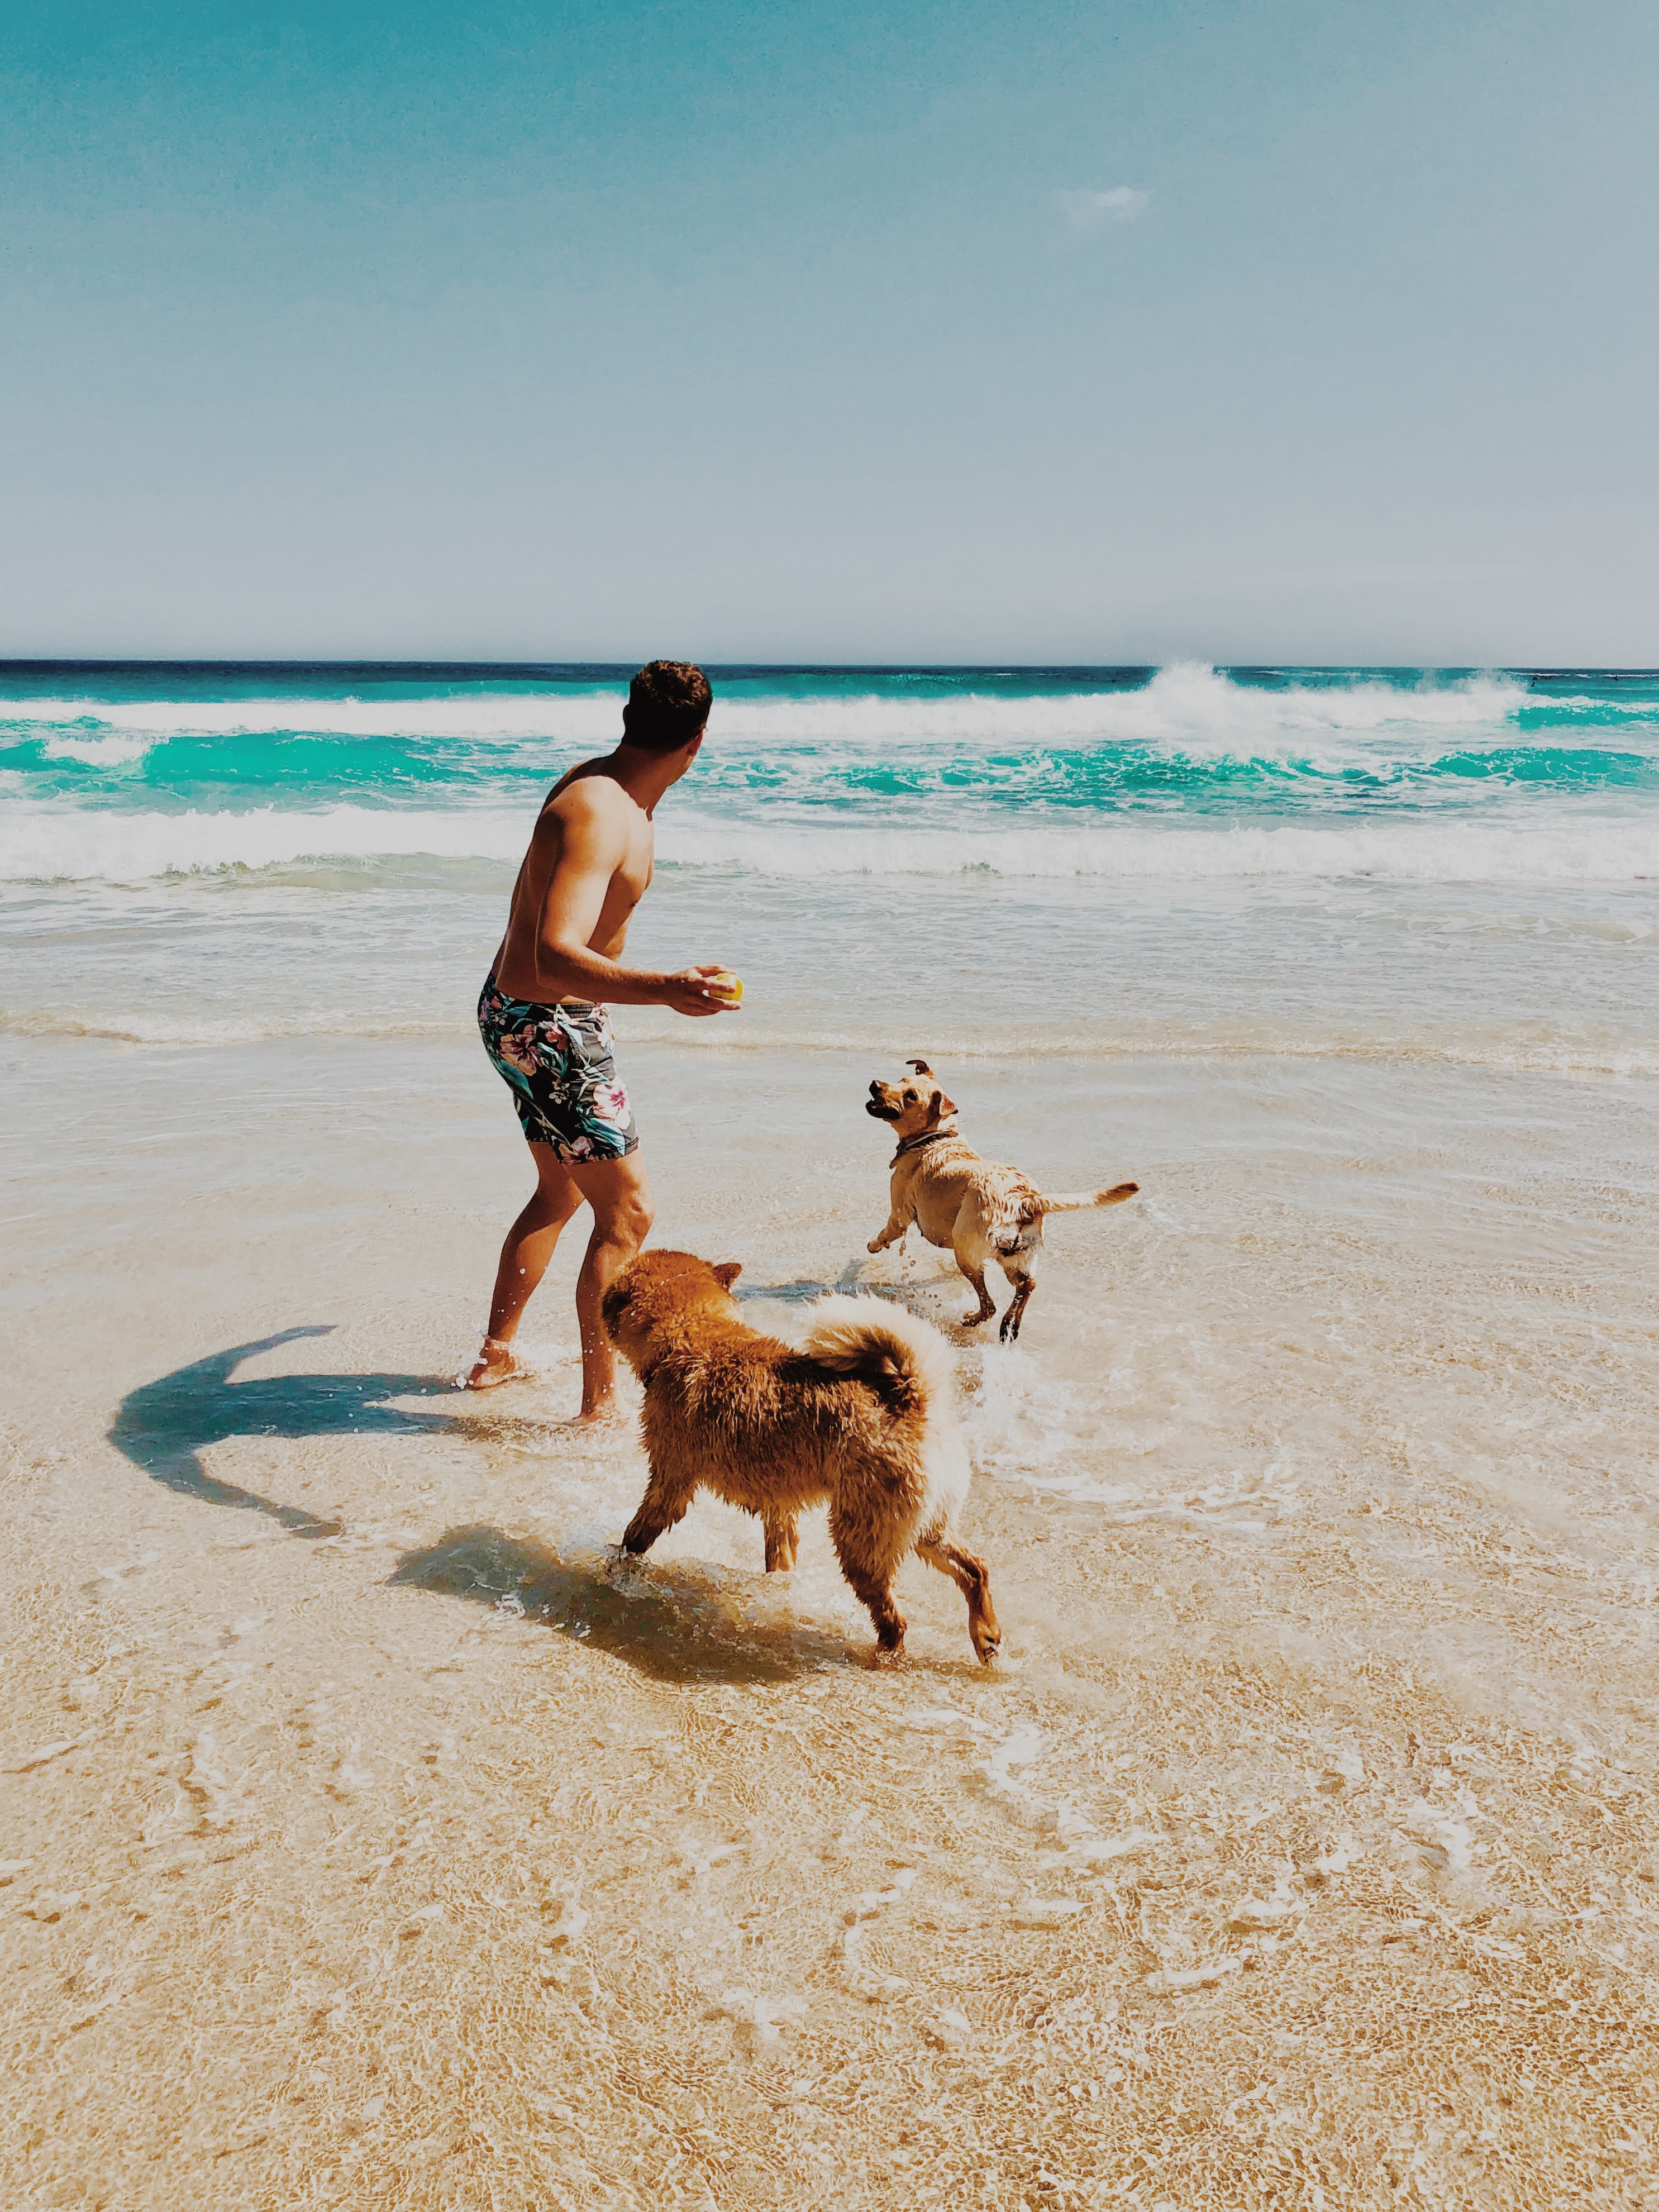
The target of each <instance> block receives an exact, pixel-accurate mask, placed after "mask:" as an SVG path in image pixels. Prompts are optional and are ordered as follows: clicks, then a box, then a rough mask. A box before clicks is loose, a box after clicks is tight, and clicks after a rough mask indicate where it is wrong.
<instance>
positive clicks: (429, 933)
mask: <svg viewBox="0 0 1659 2212" xmlns="http://www.w3.org/2000/svg"><path fill="white" fill-rule="evenodd" d="M628 672H629V671H626V670H622V669H605V668H597V667H591V666H571V667H562V668H556V667H543V668H500V667H468V668H453V667H442V668H440V667H429V668H416V667H409V666H382V665H359V666H351V667H342V666H334V665H331V666H303V667H301V666H293V665H281V666H243V665H216V666H204V665H180V666H173V665H143V666H113V665H99V666H91V665H84V664H77V665H62V664H58V665H50V664H27V665H23V664H12V665H9V666H4V667H0V799H3V802H4V804H3V810H0V930H3V933H4V940H5V946H6V951H7V970H8V973H7V980H6V982H5V984H4V986H3V992H0V1024H3V1025H4V1026H6V1027H9V1028H12V1029H20V1028H21V1029H25V1030H43V1029H44V1030H58V1031H64V1032H74V1031H76V1030H83V1029H87V1030H105V1031H110V1030H112V1031H113V1032H114V1033H115V1034H118V1035H121V1036H131V1037H134V1038H137V1039H141V1040H146V1041H152V1042H166V1041H190V1040H197V1041H203V1042H206V1041H212V1040H215V1039H218V1040H233V1039H234V1038H237V1037H242V1036H251V1035H270V1034H273V1033H275V1034H289V1033H298V1032H307V1033H309V1032H312V1031H316V1030H334V1029H340V1028H344V1027H351V1028H356V1029H362V1028H364V1027H367V1028H368V1029H369V1030H376V1031H391V1030H395V1031H398V1032H415V1031H420V1030H434V1031H437V1030H446V1031H453V1030H455V1029H456V1028H457V1027H458V1026H464V1025H465V1020H466V1018H467V1012H468V1008H469V1006H470V1002H471V990H472V987H473V986H474V984H475V982H476V975H475V970H476V969H477V963H478V962H479V960H480V959H487V957H488V955H489V950H490V949H491V947H492V945H493V943H494V940H495V935H496V933H498V931H499V927H500V921H501V911H502V907H503V903H504V899H505V894H506V890H507V884H508V883H509V881H510V877H511V871H512V867H513V864H514V863H516V861H517V860H518V858H519V856H520V854H521V853H522V851H523V849H524V845H525V842H526V838H527V836H528V835H529V831H530V828H531V825H532V821H533V818H534V815H535V811H536V809H537V807H538V805H539V803H540V799H541V796H542V793H543V792H544V790H545V788H546V787H547V786H548V785H549V783H550V782H551V781H552V780H553V779H554V778H555V777H556V775H559V774H560V773H561V772H562V770H563V769H565V768H566V767H568V765H569V764H570V763H572V762H573V761H574V760H577V759H580V758H581V757H584V756H585V755H587V754H589V753H592V752H594V751H596V750H602V749H604V748H605V747H607V746H608V745H609V744H611V743H612V742H614V740H615V738H616V737H617V732H618V729H619V708H620V703H621V699H622V696H623V690H624V687H625V683H626V678H627V675H628ZM711 673H712V675H713V678H714V690H715V705H714V714H713V716H712V718H711V721H710V725H709V733H708V744H707V745H706V746H705V748H704V750H703V753H702V757H701V758H700V759H699V760H698V762H697V763H696V766H695V768H694V769H693V770H692V772H691V774H690V775H689V776H688V777H687V778H686V779H685V780H684V782H683V783H682V784H681V785H679V786H678V787H676V789H675V790H674V791H673V792H672V793H671V794H670V795H669V798H668V799H666V800H665V803H664V805H663V806H662V807H661V808H660V809H659V819H658V851H659V861H660V862H661V864H662V865H661V867H660V869H659V877H658V884H657V888H656V890H653V895H652V897H651V899H650V900H649V901H648V902H647V906H646V908H644V909H643V910H642V912H641V917H640V921H639V924H638V927H637V929H636V934H635V948H636V950H637V951H638V952H639V954H640V956H641V957H644V958H647V959H649V960H651V961H652V962H653V963H660V964H665V965H667V964H672V965H678V964H681V963H683V962H684V961H686V960H690V959H692V958H705V957H707V958H720V959H722V960H725V961H726V962H728V963H730V964H733V965H738V966H739V967H740V968H742V969H743V970H744V973H745V975H747V976H749V977H750V980H751V986H752V983H753V982H754V981H757V980H758V981H760V983H761V984H762V986H763V987H762V988H761V990H760V991H759V992H758V993H756V992H755V991H754V990H753V989H752V987H751V995H750V1001H749V1004H748V1006H747V1008H746V1011H745V1017H744V1027H743V1034H744V1037H745V1038H746V1039H748V1040H750V1042H755V1043H758V1042H761V1041H763V1039H764V1038H765V1037H767V1036H771V1037H773V1038H774V1039H775V1041H782V1040H784V1039H786V1038H793V1039H795V1040H798V1041H799V1040H806V1041H811V1040H813V1039H825V1038H830V1037H835V1038H842V1039H845V1038H846V1037H848V1036H852V1035H859V1036H863V1035H864V1034H865V1033H866V1031H867V1032H868V1033H869V1034H870V1035H871V1036H872V1039H873V1038H878V1039H879V1040H880V1041H881V1042H884V1043H887V1042H896V1041H897V1040H899V1039H900V1038H901V1036H910V1035H913V1034H914V1019H915V1017H914V1011H913V1010H914V1008H915V1004H916V1001H917V993H918V990H919V989H921V988H922V987H923V986H922V985H921V982H920V981H919V979H921V978H923V977H925V979H926V981H925V1004H926V1005H927V1008H928V1010H929V1013H930V1018H934V1020H935V1026H936V1030H937V1031H938V1033H939V1034H941V1035H944V1036H945V1037H946V1038H947V1040H949V1041H950V1042H952V1043H953V1044H955V1045H959V1046H961V1047H963V1048H971V1049H981V1050H1012V1049H1016V1048H1018V1049H1030V1050H1036V1049H1041V1050H1044V1051H1065V1050H1068V1049H1079V1050H1088V1051H1105V1050H1113V1051H1116V1050H1128V1049H1141V1048H1146V1049H1153V1050H1198V1049H1203V1050H1211V1049H1246V1048H1249V1049H1257V1048H1260V1049H1269V1050H1279V1051H1293V1052H1297V1053H1312V1054H1322V1053H1324V1052H1327V1051H1364V1052H1370V1051H1386V1052H1401V1051H1419V1050H1421V1051H1428V1052H1431V1053H1433V1054H1440V1055H1444V1054H1451V1055H1453V1056H1457V1055H1460V1054H1462V1055H1473V1056H1474V1057H1476V1058H1480V1059H1492V1060H1497V1061H1498V1062H1499V1063H1500V1064H1508V1063H1509V1062H1510V1061H1511V1060H1519V1061H1520V1062H1521V1063H1523V1064H1527V1065H1543V1066H1563V1067H1566V1068H1579V1067H1583V1068H1589V1069H1592V1070H1604V1071H1606V1070H1613V1071H1619V1070H1628V1069H1632V1068H1640V1067H1645V1066H1648V1065H1649V1064H1650V1062H1651V1063H1653V1064H1656V1065H1659V1054H1656V1046H1655V1039H1654V1036H1653V1019H1652V1009H1653V1006H1654V1004H1655V987H1654V984H1653V983H1652V981H1650V965H1651V962H1650V951H1651V949H1652V948H1653V947H1654V946H1655V945H1659V673H1656V672H1653V671H1649V672H1645V673H1642V672H1630V671H1583V670H1548V671H1470V670H1463V671H1455V670H1454V671H1424V670H1398V669H1395V670H1383V669H1362V668H1355V669H1344V670H1328V669H1326V670H1312V669H1232V670H1219V669H1213V668H1208V667H1204V666H1200V665H1175V666H1170V667H1164V668H1161V669H1152V668H1133V669H1078V668H1066V669H1037V670H1030V669H1026V670H1006V669H1004V670H998V669H989V668H987V669H948V670H941V669H911V670H893V669H883V670H876V669H851V670H849V669H755V668H744V669H714V670H713V671H711ZM1632 956H1640V957H1634V958H1633V957H1632ZM639 1019H643V1020H644V1021H645V1022H646V1024H647V1026H648V1025H649V1024H650V1022H651V1021H653V1020H655V1019H657V1018H656V1017H653V1016H647V1017H643V1018H635V1020H639ZM663 1019H666V1018H663ZM716 1026H718V1027H719V1028H720V1030H722V1031H723V1032H724V1033H725V1034H726V1036H727V1037H728V1038H729V1037H730V1036H731V1035H732V1030H731V1028H730V1025H728V1024H719V1025H716ZM685 1029H686V1025H684V1024H681V1025H679V1029H678V1030H677V1032H676V1033H677V1034H681V1033H684V1031H685ZM701 1042H708V1040H707V1039H702V1040H701Z"/></svg>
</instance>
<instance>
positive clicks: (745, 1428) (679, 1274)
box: [603, 1252, 1002, 1666]
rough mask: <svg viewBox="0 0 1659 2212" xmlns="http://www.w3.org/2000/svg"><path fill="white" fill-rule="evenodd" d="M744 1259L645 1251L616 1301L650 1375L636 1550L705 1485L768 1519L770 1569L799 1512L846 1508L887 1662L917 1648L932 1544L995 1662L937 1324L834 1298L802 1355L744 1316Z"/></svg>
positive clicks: (636, 1358)
mask: <svg viewBox="0 0 1659 2212" xmlns="http://www.w3.org/2000/svg"><path fill="white" fill-rule="evenodd" d="M739 1273H741V1270H740V1269H739V1267H738V1265H737V1263H736V1262H735V1261H726V1263H725V1264H724V1265H722V1266H720V1267H710V1266H709V1264H708V1261H707V1260H698V1259H696V1258H694V1257H693V1256H692V1255H691V1254H690V1253H689V1252H645V1253H641V1255H640V1257H639V1258H638V1259H637V1260H635V1261H633V1262H632V1263H631V1265H629V1267H625V1268H624V1269H623V1272H622V1273H621V1274H620V1275H618V1276H617V1279H616V1281H615V1282H614V1283H612V1285H611V1287H610V1289H609V1290H608V1291H606V1292H605V1303H604V1307H603V1311H604V1315H605V1327H606V1328H607V1329H608V1330H609V1331H610V1333H611V1338H612V1340H614V1341H615V1343H616V1345H617V1347H618V1349H619V1350H620V1351H621V1352H622V1353H623V1357H624V1358H626V1359H627V1360H628V1362H629V1365H630V1366H631V1367H632V1368H633V1370H634V1371H635V1374H636V1375H637V1376H639V1378H640V1380H641V1383H643V1384H644V1385H645V1410H644V1413H643V1416H642V1424H643V1427H644V1431H645V1443H646V1449H647V1453H648V1454H649V1455H650V1460H651V1480H650V1481H649V1483H648V1484H647V1486H646V1492H645V1496H644V1498H642V1499H641V1503H640V1510H639V1511H638V1512H637V1513H636V1514H635V1516H634V1518H633V1519H632V1521H630V1522H629V1525H628V1528H627V1531H626V1533H625V1534H624V1535H623V1549H624V1551H629V1552H648V1551H649V1550H650V1548H651V1547H652V1545H653V1544H654V1543H655V1542H656V1541H657V1539H658V1537H659V1536H660V1535H661V1534H662V1533H663V1531H664V1530H665V1529H666V1528H672V1527H673V1526H674V1524H675V1522H677V1521H678V1520H680V1519H681V1518H682V1516H684V1513H685V1511H686V1510H687V1508H688V1507H689V1506H690V1504H691V1501H692V1499H693V1498H695V1497H696V1494H697V1492H698V1491H699V1490H712V1491H713V1492H714V1494H715V1496H716V1497H717V1498H725V1499H726V1502H727V1503H728V1504H732V1505H741V1506H743V1507H744V1509H745V1510H747V1511H749V1512H750V1513H752V1514H754V1515H756V1516H757V1518H758V1519H759V1521H760V1522H761V1523H762V1525H763V1528H765V1530H766V1566H767V1571H768V1572H769V1573H772V1572H774V1571H776V1570H778V1569H783V1570H787V1569H788V1568H790V1567H793V1565H794V1564H795V1542H796V1522H797V1521H798V1519H799V1516H800V1514H801V1513H802V1511H803V1510H805V1508H806V1507H807V1506H810V1505H822V1504H825V1503H826V1502H827V1503H828V1504H829V1537H830V1541H831V1542H832V1543H833V1544H834V1545H835V1547H836V1558H837V1559H839V1560H840V1561H841V1568H842V1573H843V1574H844V1575H845V1576H846V1577H847V1579H848V1582H849V1583H851V1584H852V1585H853V1588H854V1590H856V1591H857V1593H858V1595H859V1596H860V1598H861V1599H862V1600H863V1601H864V1603H865V1604H866V1606H868V1607H869V1608H870V1618H871V1620H872V1621H874V1623H875V1626H876V1653H875V1657H874V1660H873V1662H872V1664H874V1665H877V1666H884V1665H890V1664H891V1663H892V1662H893V1661H895V1660H896V1659H897V1657H898V1656H899V1654H900V1652H901V1651H902V1650H903V1647H904V1618H903V1615H902V1613H900V1612H899V1610H898V1608H897V1607H896V1605H895V1604H894V1602H893V1580H894V1577H895V1576H896V1574H897V1572H898V1570H899V1565H900V1562H901V1561H902V1559H904V1557H905V1556H906V1554H907V1553H910V1552H913V1551H914V1552H915V1553H918V1554H919V1555H920V1557H921V1558H922V1559H926V1560H927V1564H928V1565H929V1566H930V1567H937V1568H938V1569H939V1572H940V1573H941V1574H944V1575H949V1576H950V1577H951V1579H952V1581H953V1582H955V1583H956V1584H957V1588H958V1589H960V1590H961V1591H962V1594H963V1596H964V1597H965V1598H966V1599H967V1601H968V1633H969V1636H970V1637H971V1638H973V1644H974V1650H975V1651H976V1652H977V1653H978V1655H979V1656H980V1658H981V1660H983V1661H985V1662H987V1663H988V1662H989V1661H991V1660H992V1659H994V1657H995V1656H996V1654H997V1650H998V1647H999V1645H1000V1643H1001V1641H1002V1632H1001V1631H1000V1629H999V1628H998V1626H997V1617H996V1614H995V1613H994V1611H993V1610H992V1607H991V1581H990V1577H989V1575H988V1574H987V1571H986V1567H985V1562H984V1561H983V1560H982V1559H975V1557H974V1555H973V1553H971V1552H965V1551H963V1548H962V1546H961V1545H960V1544H959V1543H958V1542H957V1537H956V1531H955V1529H954V1528H953V1527H952V1525H951V1523H952V1518H953V1516H954V1514H955V1512H956V1510H957V1507H958V1506H959V1505H960V1504H961V1502H962V1499H963V1496H964V1495H965V1493H966V1492H967V1488H968V1473H969V1470H968V1455H967V1452H966V1450H965V1449H964V1448H963V1442H962V1438H961V1437H960V1435H959V1434H958V1432H957V1424H956V1415H955V1413H954V1411H953V1408H952V1400H953V1397H954V1376H953V1374H952V1370H951V1354H950V1352H949V1349H948V1347H947V1346H946V1345H945V1340H944V1339H943V1337H941V1336H940V1335H939V1332H938V1330H937V1329H934V1328H930V1327H929V1326H928V1324H927V1322H925V1321H919V1320H918V1319H917V1318H916V1317H915V1315H914V1314H908V1313H905V1312H904V1311H902V1309H900V1308H899V1307H897V1306H893V1305H889V1304H887V1303H886V1302H885V1300H884V1299H881V1298H870V1297H862V1298H847V1297H824V1298H820V1299H819V1300H818V1301H817V1304H816V1305H815V1306H814V1307H813V1308H812V1328H811V1334H809V1336H808V1337H807V1340H806V1344H805V1349H804V1350H802V1351H799V1352H797V1351H795V1350H793V1347H792V1346H789V1345H787V1344H785V1343H783V1342H781V1340H780V1339H778V1338H777V1337H775V1336H763V1335H762V1334H760V1332H759V1331H758V1330H757V1329H752V1328H750V1327H749V1326H748V1324H747V1323H746V1322H744V1320H743V1318H742V1316H740V1315H739V1313H738V1304H737V1301H736V1299H735V1298H733V1297H732V1284H733V1283H734V1282H735V1281H736V1279H737V1278H738V1274H739Z"/></svg>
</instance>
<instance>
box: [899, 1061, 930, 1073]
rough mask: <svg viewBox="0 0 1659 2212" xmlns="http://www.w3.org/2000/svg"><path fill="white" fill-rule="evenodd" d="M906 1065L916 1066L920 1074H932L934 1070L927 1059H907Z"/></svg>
mask: <svg viewBox="0 0 1659 2212" xmlns="http://www.w3.org/2000/svg"><path fill="white" fill-rule="evenodd" d="M904 1065H905V1066H907V1067H914V1068H915V1071H916V1073H917V1074H918V1075H931V1074H932V1073H933V1069H932V1068H931V1067H929V1066H928V1065H927V1061H926V1060H906V1061H905V1063H904Z"/></svg>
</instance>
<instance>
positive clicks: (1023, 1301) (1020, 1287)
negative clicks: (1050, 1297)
mask: <svg viewBox="0 0 1659 2212" xmlns="http://www.w3.org/2000/svg"><path fill="white" fill-rule="evenodd" d="M1009 1280H1010V1282H1012V1284H1013V1285H1014V1295H1013V1297H1012V1299H1011V1300H1010V1301H1009V1304H1008V1310H1007V1312H1006V1313H1005V1314H1004V1315H1003V1316H1002V1327H1001V1328H1000V1329H999V1330H998V1331H997V1334H998V1336H999V1337H1000V1339H1001V1340H1002V1341H1003V1343H1005V1344H1012V1343H1013V1342H1014V1341H1015V1340H1016V1339H1017V1338H1018V1335H1019V1325H1020V1323H1021V1322H1022V1321H1024V1318H1025V1309H1026V1307H1027V1306H1029V1305H1030V1303H1031V1293H1032V1291H1034V1290H1035V1289H1036V1283H1035V1282H1034V1281H1033V1280H1032V1279H1031V1277H1030V1275H1020V1276H1018V1277H1015V1276H1012V1275H1011V1276H1010V1277H1009Z"/></svg>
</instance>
